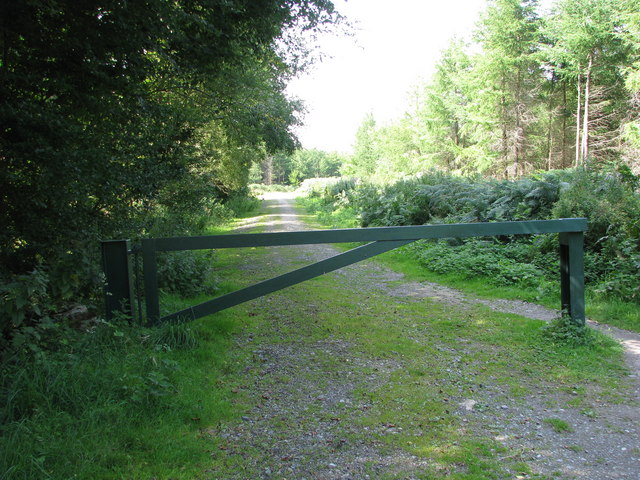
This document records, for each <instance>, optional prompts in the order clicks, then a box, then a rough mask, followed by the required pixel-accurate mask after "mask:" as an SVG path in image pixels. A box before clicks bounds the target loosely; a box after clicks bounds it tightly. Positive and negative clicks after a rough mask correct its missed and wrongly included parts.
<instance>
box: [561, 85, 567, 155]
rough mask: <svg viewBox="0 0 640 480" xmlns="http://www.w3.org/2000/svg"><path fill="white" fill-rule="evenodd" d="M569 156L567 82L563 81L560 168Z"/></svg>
mask: <svg viewBox="0 0 640 480" xmlns="http://www.w3.org/2000/svg"><path fill="white" fill-rule="evenodd" d="M566 157H567V82H566V81H565V80H563V81H562V156H561V159H560V168H564V166H565V165H566V161H565V160H566Z"/></svg>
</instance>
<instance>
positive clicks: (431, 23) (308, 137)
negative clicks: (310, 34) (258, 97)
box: [287, 0, 485, 152]
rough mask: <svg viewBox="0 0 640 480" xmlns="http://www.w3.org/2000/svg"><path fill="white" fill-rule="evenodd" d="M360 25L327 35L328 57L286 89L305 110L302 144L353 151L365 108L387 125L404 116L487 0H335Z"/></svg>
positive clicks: (471, 26)
mask: <svg viewBox="0 0 640 480" xmlns="http://www.w3.org/2000/svg"><path fill="white" fill-rule="evenodd" d="M334 4H335V6H336V8H337V10H338V11H339V12H340V13H342V14H343V15H345V16H346V17H347V18H348V19H349V21H350V22H351V23H353V24H354V27H355V29H354V30H355V32H354V33H355V35H354V36H352V37H346V36H335V35H326V36H324V37H322V38H321V39H320V48H321V50H322V52H323V53H324V54H325V55H327V58H325V59H324V60H323V61H322V62H321V63H319V64H317V65H316V66H314V67H313V68H312V70H311V71H310V72H309V73H307V74H305V75H303V76H301V77H300V78H296V79H294V80H292V81H291V83H290V85H289V87H288V89H287V92H288V94H289V95H291V96H294V97H298V98H300V99H302V100H303V101H304V103H305V105H306V108H307V114H306V115H305V117H304V120H305V126H304V127H302V128H299V129H298V130H297V131H296V133H297V135H298V138H299V139H300V141H301V143H302V146H303V148H317V149H320V150H325V151H339V152H349V151H350V150H351V147H352V144H353V142H354V139H355V133H356V130H357V129H358V126H359V125H360V124H361V122H362V120H363V119H364V117H365V116H366V115H367V114H368V113H373V115H374V118H375V119H376V121H377V122H379V123H381V124H383V123H385V122H388V121H390V120H392V119H394V118H398V117H400V116H401V115H402V114H403V113H404V111H405V110H406V109H407V106H408V98H409V92H410V90H411V89H412V88H413V87H414V86H416V85H418V84H419V83H420V82H421V81H425V80H428V79H429V78H430V77H431V75H432V73H433V68H434V66H435V64H436V62H437V61H438V59H439V58H440V52H441V51H442V50H443V49H445V48H446V47H447V45H448V43H449V41H450V39H451V38H452V37H453V36H458V37H467V36H469V35H470V34H471V32H472V31H473V29H474V26H475V23H476V22H477V20H478V18H479V14H480V11H481V10H483V9H484V6H485V0H394V1H389V0H348V1H345V0H334Z"/></svg>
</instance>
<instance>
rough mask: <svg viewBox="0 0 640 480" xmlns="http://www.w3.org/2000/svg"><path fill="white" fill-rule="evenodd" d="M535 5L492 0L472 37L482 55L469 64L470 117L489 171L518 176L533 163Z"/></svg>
mask: <svg viewBox="0 0 640 480" xmlns="http://www.w3.org/2000/svg"><path fill="white" fill-rule="evenodd" d="M536 6H537V0H492V1H490V2H489V4H488V7H487V10H486V12H485V14H484V16H483V18H482V20H481V23H480V29H479V31H478V32H477V33H476V38H477V40H478V41H479V42H480V44H481V46H482V55H479V56H478V57H477V58H476V60H475V62H474V69H473V74H472V77H470V78H471V79H472V81H473V82H474V84H473V93H471V94H470V95H471V96H472V97H473V99H474V102H473V104H472V105H471V108H470V110H471V115H472V116H473V118H474V122H475V123H477V126H478V128H476V129H475V141H476V142H477V143H478V144H479V145H482V146H483V149H484V150H485V151H486V152H487V157H486V158H487V159H490V160H491V159H492V161H491V163H490V164H485V165H482V166H481V168H488V169H489V170H490V171H493V172H496V173H497V172H503V173H504V174H505V175H511V176H515V175H520V174H523V173H524V172H525V170H526V169H527V168H530V167H531V165H532V164H533V161H534V160H533V153H532V151H531V149H530V137H531V136H532V135H534V131H533V125H534V121H535V116H534V115H533V113H532V105H533V104H534V96H533V92H534V90H535V85H536V84H537V82H538V79H539V78H540V67H539V65H538V63H537V62H536V61H535V57H534V54H535V52H536V49H537V48H538V38H539V27H540V21H539V17H538V16H537V14H536Z"/></svg>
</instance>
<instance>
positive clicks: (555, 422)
mask: <svg viewBox="0 0 640 480" xmlns="http://www.w3.org/2000/svg"><path fill="white" fill-rule="evenodd" d="M543 422H544V423H546V424H547V425H549V426H550V427H551V428H552V429H553V431H554V432H556V433H570V432H573V428H571V425H569V423H567V422H566V421H564V420H561V419H559V418H545V419H544V420H543Z"/></svg>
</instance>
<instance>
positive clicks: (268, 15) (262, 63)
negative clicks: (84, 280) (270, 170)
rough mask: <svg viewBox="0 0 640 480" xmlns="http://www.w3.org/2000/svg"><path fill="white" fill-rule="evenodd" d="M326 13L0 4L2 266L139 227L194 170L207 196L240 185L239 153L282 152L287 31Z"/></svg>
mask: <svg viewBox="0 0 640 480" xmlns="http://www.w3.org/2000/svg"><path fill="white" fill-rule="evenodd" d="M337 19H338V16H337V14H336V13H335V12H334V9H333V4H332V3H331V2H330V1H327V0H290V1H287V2H281V1H278V0H204V1H194V0H178V1H173V2H167V1H165V0H147V1H145V2H123V1H121V0H82V1H80V2H78V1H75V0H59V1H56V2H54V3H51V2H49V1H45V0H33V1H29V2H2V3H0V31H1V35H0V52H1V53H0V55H1V57H0V98H2V99H3V102H2V105H0V162H1V165H2V168H1V169H0V196H1V205H0V222H2V225H3V227H4V228H3V229H2V231H1V232H0V239H1V244H0V263H1V264H2V265H3V266H4V267H5V268H7V269H9V270H11V271H12V272H23V271H27V270H30V269H32V268H33V267H34V265H36V264H37V263H38V262H40V261H44V262H46V263H48V264H49V265H50V266H55V265H62V264H63V263H64V259H65V258H68V257H69V255H71V256H86V255H88V254H89V252H91V251H93V250H95V245H96V243H95V242H96V241H97V240H98V239H99V238H108V237H110V236H114V235H123V236H124V235H136V236H138V235H140V234H142V233H144V232H143V230H141V228H142V227H140V225H141V224H140V223H139V222H138V218H142V219H144V218H146V217H148V216H149V212H151V211H153V208H155V206H157V205H158V204H159V202H162V201H169V202H172V203H176V202H178V201H179V200H180V198H179V197H180V195H179V193H176V188H175V185H176V184H179V182H180V181H184V182H185V185H192V184H193V181H194V176H196V175H198V176H203V175H204V176H208V177H207V178H210V179H211V184H212V188H210V189H208V191H206V194H208V195H218V196H220V197H224V196H226V195H228V194H230V193H231V192H232V191H233V190H235V189H238V188H241V187H242V184H243V183H246V178H247V171H248V168H249V165H250V163H251V162H252V161H256V160H257V159H259V158H263V157H264V154H265V152H275V151H277V150H281V149H285V150H286V149H289V150H291V149H293V148H294V147H295V146H296V142H295V139H294V138H293V136H292V134H291V130H290V127H291V126H292V125H294V124H295V123H296V122H297V121H298V119H297V114H296V111H297V109H298V108H299V105H298V104H297V103H295V102H291V101H289V100H288V99H287V98H286V97H285V95H284V93H283V92H284V87H285V83H286V80H287V79H288V78H289V77H290V76H291V75H292V74H294V73H295V72H296V71H297V70H299V69H300V68H301V67H302V66H304V64H305V62H306V58H307V57H305V49H304V48H302V47H303V44H302V43H299V41H298V40H297V38H298V37H297V36H296V35H297V33H296V32H298V33H299V32H300V31H303V30H307V31H309V30H310V31H313V30H315V29H319V28H325V27H326V26H327V25H329V24H331V23H335V22H336V21H337ZM297 42H298V43H297ZM168 192H174V195H173V197H172V196H171V195H169V194H168ZM204 192H205V191H204V190H203V193H204ZM142 224H146V223H145V222H142ZM75 263H76V264H77V263H78V262H75ZM70 275H75V276H77V275H76V274H75V273H73V272H72V273H71V274H70Z"/></svg>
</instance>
